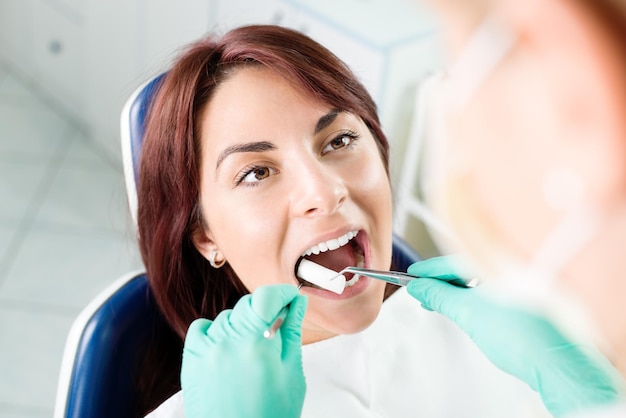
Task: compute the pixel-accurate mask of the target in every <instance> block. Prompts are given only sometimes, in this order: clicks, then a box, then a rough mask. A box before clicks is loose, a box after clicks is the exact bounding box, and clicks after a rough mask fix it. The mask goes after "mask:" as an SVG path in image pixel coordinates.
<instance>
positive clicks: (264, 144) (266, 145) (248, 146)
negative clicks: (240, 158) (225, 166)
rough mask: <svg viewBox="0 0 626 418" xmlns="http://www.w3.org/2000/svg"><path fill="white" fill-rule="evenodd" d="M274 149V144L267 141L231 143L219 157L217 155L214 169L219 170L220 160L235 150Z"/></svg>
mask: <svg viewBox="0 0 626 418" xmlns="http://www.w3.org/2000/svg"><path fill="white" fill-rule="evenodd" d="M275 149H276V145H274V144H272V143H271V142H268V141H258V142H245V143H243V144H235V145H231V146H230V147H228V148H226V149H225V150H224V151H222V152H221V153H220V155H219V157H217V163H216V164H215V171H216V172H217V171H219V168H220V164H222V162H223V161H224V160H225V159H226V157H228V156H229V155H231V154H234V153H237V152H264V151H271V150H275Z"/></svg>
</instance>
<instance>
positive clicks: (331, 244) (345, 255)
mask: <svg viewBox="0 0 626 418" xmlns="http://www.w3.org/2000/svg"><path fill="white" fill-rule="evenodd" d="M364 239H365V238H364V237H363V234H359V233H358V231H349V232H347V233H346V234H344V235H342V236H340V237H338V238H336V239H332V240H329V241H324V242H320V243H318V244H316V245H314V246H312V247H311V248H309V249H307V250H306V251H305V252H304V253H303V254H302V257H301V258H300V259H299V260H298V263H296V266H295V268H296V269H297V268H298V265H299V261H300V260H301V259H302V258H304V259H307V260H310V261H312V262H314V263H317V264H319V265H321V266H323V267H326V268H328V269H330V270H333V271H337V272H338V271H341V270H342V269H344V268H345V267H348V266H356V267H365V261H366V260H365V258H366V257H365V255H366V251H365V250H364V242H363V240H364ZM295 273H296V278H297V279H298V282H299V283H300V284H301V285H302V286H307V287H312V288H315V289H321V290H325V289H324V288H322V287H320V286H317V285H315V284H313V283H311V282H309V281H307V280H304V279H302V278H301V277H298V271H297V270H296V272H295ZM344 276H345V277H346V284H345V288H348V287H352V286H354V285H355V284H356V283H357V282H358V281H359V279H360V276H359V275H353V274H352V273H345V274H344Z"/></svg>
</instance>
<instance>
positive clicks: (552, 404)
mask: <svg viewBox="0 0 626 418" xmlns="http://www.w3.org/2000/svg"><path fill="white" fill-rule="evenodd" d="M408 272H409V273H410V274H412V275H416V276H424V277H433V278H448V279H449V278H454V277H463V275H462V274H460V273H459V271H458V265H457V264H456V263H455V259H453V258H450V257H436V258H432V259H429V260H425V261H422V262H418V263H415V264H413V265H412V266H410V267H409V269H408ZM407 290H408V292H409V293H410V294H411V295H412V296H413V297H415V298H416V299H417V300H419V301H420V302H421V303H422V305H423V306H424V307H425V308H426V309H429V310H433V311H437V312H439V313H441V314H443V315H445V316H446V317H448V318H449V319H451V320H452V321H454V322H455V323H456V324H457V325H458V326H459V327H460V328H461V329H462V330H463V331H464V332H465V333H466V334H468V335H469V337H470V338H471V339H472V340H473V341H474V342H475V343H476V345H477V346H478V347H479V348H480V349H481V351H482V352H483V353H484V354H485V355H486V356H487V357H488V358H489V359H490V360H491V362H492V363H494V364H495V365H496V366H497V367H499V368H500V369H501V370H503V371H505V372H507V373H509V374H511V375H513V376H515V377H517V378H519V379H521V380H523V381H524V382H526V383H527V384H528V385H529V386H530V387H531V388H532V389H534V390H535V391H537V392H538V393H539V394H540V395H541V399H542V400H543V402H544V404H545V406H546V408H547V409H548V411H550V413H551V414H553V415H554V416H556V417H562V416H566V415H568V414H571V413H575V412H578V411H584V410H586V409H588V408H594V407H597V406H601V405H603V404H606V403H610V402H613V401H616V400H618V399H619V398H620V396H621V395H623V393H621V389H622V388H621V382H620V380H621V379H620V378H619V377H618V374H617V372H616V371H615V370H614V369H613V367H612V366H611V365H610V363H609V362H608V361H607V360H606V359H605V358H604V357H603V356H601V355H600V354H599V353H598V352H597V351H596V350H595V348H594V347H593V346H591V345H589V346H583V345H576V344H573V343H571V342H570V341H568V340H567V339H565V338H564V337H563V335H562V334H561V333H560V332H559V331H558V330H557V329H556V328H555V327H554V326H553V325H552V324H550V323H549V322H548V321H547V320H545V319H543V318H541V317H539V316H537V315H534V314H531V313H529V312H525V311H522V310H520V309H514V308H511V307H507V306H504V305H503V304H500V303H498V302H496V301H494V300H493V298H490V297H486V296H485V295H483V294H482V292H481V290H480V287H478V288H460V287H455V286H452V285H450V284H448V283H446V282H445V281H442V280H437V279H420V280H413V281H412V282H411V283H410V284H409V286H408V289H407Z"/></svg>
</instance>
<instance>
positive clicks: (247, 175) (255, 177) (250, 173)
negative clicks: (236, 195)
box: [237, 167, 275, 184]
mask: <svg viewBox="0 0 626 418" xmlns="http://www.w3.org/2000/svg"><path fill="white" fill-rule="evenodd" d="M274 173H275V170H274V169H271V168H269V167H253V168H251V169H249V170H247V171H245V172H244V173H243V174H242V175H241V176H240V177H239V179H238V180H237V184H240V183H257V182H259V181H261V180H264V179H266V178H268V177H269V176H270V175H272V174H274Z"/></svg>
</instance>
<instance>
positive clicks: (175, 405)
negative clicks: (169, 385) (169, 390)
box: [146, 391, 185, 418]
mask: <svg viewBox="0 0 626 418" xmlns="http://www.w3.org/2000/svg"><path fill="white" fill-rule="evenodd" d="M146 418H185V406H184V404H183V392H182V391H179V392H177V393H175V394H173V395H172V396H170V397H169V398H168V399H167V400H166V401H165V402H163V403H162V404H161V405H159V407H158V408H157V409H155V410H154V411H152V412H150V413H149V414H148V415H146Z"/></svg>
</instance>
